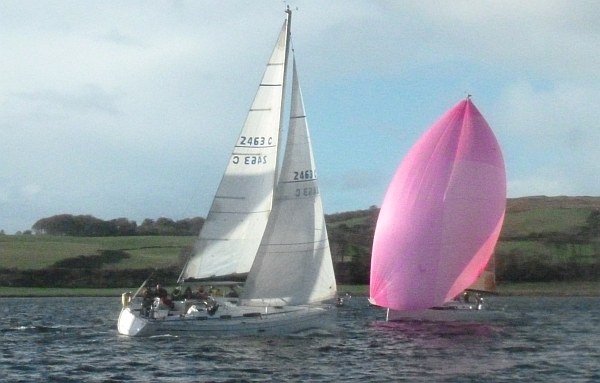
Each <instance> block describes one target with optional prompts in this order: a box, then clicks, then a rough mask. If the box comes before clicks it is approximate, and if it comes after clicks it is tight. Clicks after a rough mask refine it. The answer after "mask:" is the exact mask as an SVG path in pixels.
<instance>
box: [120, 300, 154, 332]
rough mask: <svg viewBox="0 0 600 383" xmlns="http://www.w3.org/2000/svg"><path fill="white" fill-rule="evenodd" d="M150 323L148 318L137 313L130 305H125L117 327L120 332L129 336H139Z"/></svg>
mask: <svg viewBox="0 0 600 383" xmlns="http://www.w3.org/2000/svg"><path fill="white" fill-rule="evenodd" d="M147 324H148V320H146V319H143V318H140V317H139V316H137V315H135V313H133V311H132V310H131V308H130V307H124V308H123V309H122V310H121V314H119V321H118V323H117V329H118V330H119V334H122V335H128V336H137V335H140V333H141V332H142V331H143V329H144V327H146V325H147Z"/></svg>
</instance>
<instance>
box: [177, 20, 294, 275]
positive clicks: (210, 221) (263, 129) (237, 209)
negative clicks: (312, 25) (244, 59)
mask: <svg viewBox="0 0 600 383" xmlns="http://www.w3.org/2000/svg"><path fill="white" fill-rule="evenodd" d="M289 17H290V16H289V13H288V19H287V20H286V21H285V22H284V24H283V27H282V29H281V32H280V34H279V38H278V40H277V44H276V45H275V48H274V50H273V53H272V55H271V57H270V59H269V63H268V64H267V68H266V70H265V73H264V75H263V78H262V81H261V84H260V86H259V88H258V91H257V93H256V96H255V98H254V102H253V103H252V107H251V108H250V111H249V113H248V117H247V118H246V122H245V123H244V126H243V128H242V131H241V133H240V136H239V138H238V141H237V142H236V144H235V147H234V150H233V152H232V154H231V158H230V160H229V164H228V165H227V169H226V171H225V174H224V175H223V179H222V180H221V183H220V185H219V188H218V190H217V193H216V195H215V198H214V200H213V203H212V206H211V208H210V211H209V213H208V215H207V218H206V221H205V223H204V226H203V228H202V231H201V232H200V235H199V238H198V240H197V242H196V245H195V248H194V254H193V255H192V257H191V258H190V260H189V261H188V263H187V265H186V267H185V268H184V269H183V271H182V273H181V276H180V277H179V281H180V282H182V281H184V280H190V279H208V278H223V279H227V278H228V277H230V276H231V277H233V278H235V277H239V276H244V275H245V274H246V273H248V271H249V270H250V267H251V266H252V262H253V261H254V257H255V255H256V251H257V249H258V247H259V245H260V241H261V238H262V236H263V233H264V230H265V227H266V225H267V220H268V218H269V213H270V212H271V205H272V202H273V187H274V184H275V181H276V170H277V158H278V151H277V150H278V146H279V133H280V130H281V120H282V111H283V106H282V105H283V101H284V96H283V95H284V92H285V90H284V80H285V75H286V67H287V65H286V63H287V55H288V50H289V48H288V46H289V43H288V41H289V27H288V25H289Z"/></svg>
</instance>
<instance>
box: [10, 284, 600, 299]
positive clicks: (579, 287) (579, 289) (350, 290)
mask: <svg viewBox="0 0 600 383" xmlns="http://www.w3.org/2000/svg"><path fill="white" fill-rule="evenodd" d="M136 290H137V287H132V288H130V289H84V288H81V289H49V288H48V289H45V288H24V287H0V297H120V296H121V294H122V293H123V292H125V291H132V292H135V291H136ZM338 293H339V294H340V295H344V294H350V295H353V296H367V295H369V286H367V285H339V286H338ZM498 295H500V296H594V297H600V282H560V283H559V282H552V283H541V282H540V283H502V284H499V285H498Z"/></svg>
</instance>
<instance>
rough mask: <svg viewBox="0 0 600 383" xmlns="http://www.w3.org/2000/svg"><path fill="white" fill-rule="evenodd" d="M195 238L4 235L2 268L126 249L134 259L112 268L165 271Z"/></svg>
mask: <svg viewBox="0 0 600 383" xmlns="http://www.w3.org/2000/svg"><path fill="white" fill-rule="evenodd" d="M195 239H196V237H195V236H134V237H68V236H52V235H4V236H0V265H2V267H4V268H16V269H20V270H39V269H44V268H47V267H49V266H51V265H52V264H54V263H55V262H57V261H60V260H63V259H66V258H73V257H77V256H79V255H95V254H98V252H99V251H101V250H124V251H126V252H127V253H128V254H129V255H130V256H131V257H130V258H128V259H124V260H122V261H120V262H118V263H116V264H111V265H109V266H108V267H111V268H117V269H135V268H145V267H155V268H162V267H167V266H171V265H173V264H175V263H176V262H177V261H178V258H179V256H180V254H181V252H182V250H183V249H184V248H186V247H189V246H192V245H193V243H194V240H195Z"/></svg>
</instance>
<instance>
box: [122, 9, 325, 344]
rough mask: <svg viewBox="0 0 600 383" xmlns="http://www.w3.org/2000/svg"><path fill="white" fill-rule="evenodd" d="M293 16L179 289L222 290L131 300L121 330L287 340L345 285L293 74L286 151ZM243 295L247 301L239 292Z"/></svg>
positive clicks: (316, 318)
mask: <svg viewBox="0 0 600 383" xmlns="http://www.w3.org/2000/svg"><path fill="white" fill-rule="evenodd" d="M290 21H291V11H290V10H289V9H288V10H287V17H286V20H285V22H284V24H283V27H282V30H281V32H280V34H279V38H278V40H277V43H276V45H275V48H274V50H273V53H272V55H271V58H270V60H269V63H268V65H267V69H266V71H265V74H264V76H263V79H262V81H261V84H260V86H259V89H258V92H257V94H256V97H255V99H254V102H253V104H252V107H251V109H250V111H249V114H248V117H247V119H246V122H245V124H244V127H243V128H242V131H241V133H240V136H239V138H238V141H237V142H236V144H235V147H234V150H233V153H232V154H231V158H230V161H229V164H228V166H227V169H226V171H225V174H224V176H223V179H222V181H221V183H220V185H219V188H218V190H217V193H216V195H215V198H214V200H213V203H212V206H211V208H210V211H209V213H208V216H207V219H206V222H205V224H204V227H203V228H202V231H201V233H200V235H199V238H198V240H197V243H196V246H195V250H194V254H193V255H192V257H191V258H190V260H189V261H188V263H187V264H186V266H185V267H184V269H183V270H182V273H181V275H180V277H179V281H178V282H179V283H181V284H182V285H185V284H193V285H195V286H196V285H202V286H205V287H206V288H208V289H211V288H212V290H213V291H217V290H218V291H221V290H223V289H225V290H227V291H231V292H233V291H235V292H236V293H235V294H234V295H235V296H231V295H229V294H225V293H218V294H216V296H211V297H209V298H206V297H202V298H197V297H196V298H193V297H192V298H190V299H181V300H175V301H174V302H173V303H172V307H166V306H165V305H164V304H161V303H160V302H159V298H156V302H155V303H154V304H152V306H151V307H143V304H137V303H134V302H136V300H132V299H130V298H129V297H128V296H125V297H124V300H123V309H122V310H121V314H120V316H119V321H118V330H119V333H121V334H124V335H129V336H139V335H152V334H159V333H169V334H177V333H179V332H197V333H201V334H215V335H222V334H285V333H291V332H297V331H303V330H306V329H310V328H315V327H321V326H322V324H323V319H324V317H326V316H328V315H329V314H330V313H331V311H332V306H331V305H329V304H327V303H326V302H327V301H328V300H330V299H333V298H334V297H335V295H336V281H335V275H334V272H333V262H332V259H331V253H330V249H329V241H328V237H327V231H326V227H325V219H324V214H323V207H322V202H321V197H320V193H319V188H318V184H317V173H316V168H315V163H314V158H313V154H312V148H311V142H310V136H309V132H308V125H307V123H306V116H305V112H304V105H303V101H302V94H301V91H300V86H299V82H298V76H297V73H296V68H295V60H292V61H294V71H293V81H292V97H291V108H290V121H289V130H288V135H287V143H286V150H285V154H284V156H283V159H282V163H281V171H280V174H279V177H277V170H278V157H279V156H278V152H279V151H278V149H279V146H280V145H279V137H280V130H281V125H282V124H281V121H282V118H283V111H284V108H283V105H284V94H285V79H286V72H287V66H288V65H287V64H288V61H289V60H288V57H289V46H290V41H289V40H290ZM240 287H241V291H239V294H238V288H240Z"/></svg>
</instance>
